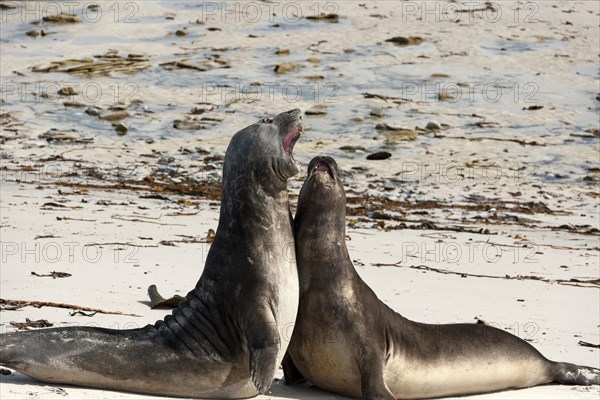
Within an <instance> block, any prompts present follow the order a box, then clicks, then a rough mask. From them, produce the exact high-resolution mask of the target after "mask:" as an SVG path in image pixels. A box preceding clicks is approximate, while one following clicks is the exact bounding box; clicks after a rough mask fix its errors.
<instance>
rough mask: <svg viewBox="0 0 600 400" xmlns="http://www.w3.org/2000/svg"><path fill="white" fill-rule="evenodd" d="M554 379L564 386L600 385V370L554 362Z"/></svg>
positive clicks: (552, 366) (552, 368)
mask: <svg viewBox="0 0 600 400" xmlns="http://www.w3.org/2000/svg"><path fill="white" fill-rule="evenodd" d="M551 371H552V379H553V380H555V381H556V382H559V383H562V384H563V385H581V386H589V385H600V369H596V368H592V367H583V366H580V365H575V364H570V363H565V362H553V363H552V364H551Z"/></svg>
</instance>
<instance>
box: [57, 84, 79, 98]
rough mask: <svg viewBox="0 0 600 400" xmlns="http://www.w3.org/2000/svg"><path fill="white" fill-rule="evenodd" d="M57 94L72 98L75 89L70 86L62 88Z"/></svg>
mask: <svg viewBox="0 0 600 400" xmlns="http://www.w3.org/2000/svg"><path fill="white" fill-rule="evenodd" d="M58 94H59V95H61V96H74V95H76V94H77V93H76V92H75V89H73V88H72V87H71V86H65V87H64V88H62V89H60V90H59V91H58Z"/></svg>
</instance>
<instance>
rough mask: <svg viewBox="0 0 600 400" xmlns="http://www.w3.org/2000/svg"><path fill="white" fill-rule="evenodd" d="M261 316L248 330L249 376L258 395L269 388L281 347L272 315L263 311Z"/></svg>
mask: <svg viewBox="0 0 600 400" xmlns="http://www.w3.org/2000/svg"><path fill="white" fill-rule="evenodd" d="M262 314H263V315H264V317H263V318H260V317H259V318H258V320H257V321H253V322H252V325H251V326H250V327H249V329H248V338H249V339H250V340H249V343H248V346H249V351H250V374H251V375H252V382H254V386H255V387H256V390H258V392H259V394H263V393H265V392H266V391H267V390H269V387H271V383H272V382H273V377H274V376H275V372H276V371H277V368H278V364H277V358H278V355H279V348H280V346H281V341H280V338H279V332H278V331H277V322H276V321H275V318H274V316H273V313H272V312H271V311H270V310H268V311H267V310H265V311H264V312H263V313H262ZM259 315H260V314H259Z"/></svg>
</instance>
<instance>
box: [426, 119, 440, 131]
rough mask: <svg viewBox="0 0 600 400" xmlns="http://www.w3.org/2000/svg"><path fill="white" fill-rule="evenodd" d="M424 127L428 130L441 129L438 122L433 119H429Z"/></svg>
mask: <svg viewBox="0 0 600 400" xmlns="http://www.w3.org/2000/svg"><path fill="white" fill-rule="evenodd" d="M425 129H427V130H430V131H439V130H440V129H442V127H441V125H440V124H438V123H437V122H435V121H429V122H428V123H427V125H426V126H425Z"/></svg>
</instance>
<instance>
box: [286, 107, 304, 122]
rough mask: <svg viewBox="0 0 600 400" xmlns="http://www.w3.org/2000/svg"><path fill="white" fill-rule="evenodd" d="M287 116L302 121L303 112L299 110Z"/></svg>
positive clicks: (294, 110)
mask: <svg viewBox="0 0 600 400" xmlns="http://www.w3.org/2000/svg"><path fill="white" fill-rule="evenodd" d="M286 114H288V115H289V116H290V117H293V118H298V119H302V111H300V110H299V109H297V108H295V109H293V110H290V111H288V112H287V113H286Z"/></svg>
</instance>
